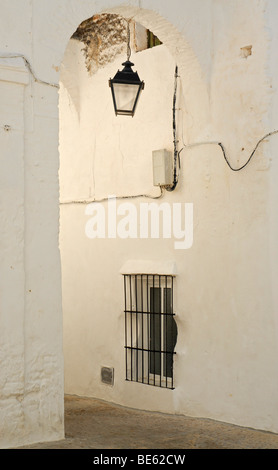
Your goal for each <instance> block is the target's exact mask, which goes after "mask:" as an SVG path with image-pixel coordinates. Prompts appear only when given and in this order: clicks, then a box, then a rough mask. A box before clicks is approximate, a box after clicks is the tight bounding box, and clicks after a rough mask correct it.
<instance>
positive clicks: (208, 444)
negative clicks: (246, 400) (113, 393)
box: [24, 396, 278, 449]
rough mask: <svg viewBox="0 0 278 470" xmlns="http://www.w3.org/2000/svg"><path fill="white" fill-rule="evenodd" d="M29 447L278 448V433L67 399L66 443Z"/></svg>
mask: <svg viewBox="0 0 278 470" xmlns="http://www.w3.org/2000/svg"><path fill="white" fill-rule="evenodd" d="M24 449H278V434H273V433H269V432H264V431H258V430H254V429H249V428H243V427H239V426H234V425H230V424H226V423H221V422H218V421H213V420H210V419H200V418H190V417H186V416H177V415H168V414H163V413H153V412H146V411H138V410H133V409H130V408H125V407H122V406H118V405H114V404H111V403H106V402H103V401H101V400H96V399H92V398H80V397H76V396H66V397H65V439H63V440H61V441H57V442H47V443H40V444H35V445H32V446H25V447H24Z"/></svg>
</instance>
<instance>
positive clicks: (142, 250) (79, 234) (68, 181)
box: [0, 0, 278, 448]
mask: <svg viewBox="0 0 278 470" xmlns="http://www.w3.org/2000/svg"><path fill="white" fill-rule="evenodd" d="M0 3H1V28H0V44H1V53H0V99H1V107H0V159H1V168H2V170H1V176H0V181H1V185H0V191H1V198H0V222H1V227H2V230H1V234H0V260H1V261H0V299H1V300H0V315H1V317H0V318H1V329H0V362H1V367H0V370H1V372H0V447H2V448H6V447H13V446H17V445H25V444H29V443H32V442H37V441H50V440H57V439H59V438H63V436H64V426H63V413H64V407H63V397H64V361H65V388H66V391H67V393H77V394H80V395H87V396H95V397H97V398H103V399H105V400H110V401H113V402H116V403H119V404H124V405H127V406H132V407H136V408H143V409H148V410H155V411H167V412H171V413H184V414H187V415H190V416H202V417H209V418H213V419H218V420H222V421H227V422H231V423H234V424H239V425H243V426H249V427H254V428H257V429H263V430H269V431H273V432H278V411H277V410H278V407H277V396H278V393H277V392H278V371H277V363H276V357H277V346H278V337H277V336H278V325H277V307H278V297H277V295H278V294H277V289H276V285H277V276H278V272H277V269H278V268H277V265H278V263H277V255H278V253H277V239H278V225H277V216H276V214H277V184H276V174H277V161H276V160H275V155H276V153H277V138H278V137H277V136H276V135H275V134H273V135H271V136H270V137H269V138H268V139H266V140H265V141H264V142H262V143H261V145H260V146H259V148H258V149H257V151H256V154H255V155H254V158H253V159H252V160H251V162H250V164H249V165H248V166H247V167H246V168H245V169H244V170H243V171H241V172H232V171H231V170H230V169H229V168H228V166H227V164H226V163H225V161H224V159H223V155H222V152H221V149H220V147H219V146H218V145H215V144H211V142H221V143H223V145H224V146H225V149H226V151H227V155H228V157H229V160H230V162H231V164H232V165H233V166H234V167H239V166H240V165H242V164H243V163H244V162H245V161H246V160H247V159H248V157H249V155H250V153H251V152H252V150H253V149H254V147H255V146H256V144H257V142H258V141H259V140H260V139H261V138H262V137H263V136H264V135H265V134H267V133H269V132H271V131H274V130H276V129H278V97H277V85H278V83H277V80H278V74H277V66H276V63H275V54H274V51H276V50H277V43H278V33H277V31H276V26H275V25H276V21H277V16H278V5H277V2H276V1H275V0H268V1H267V0H263V1H262V0H258V1H255V0H241V1H239V0H228V1H225V2H224V1H222V0H194V2H193V1H192V0H185V1H179V0H173V1H171V2H167V1H158V0H145V1H144V0H141V1H139V0H136V1H135V0H134V1H129V2H122V3H121V2H118V1H117V0H104V1H101V2H99V1H96V0H83V1H82V2H80V1H77V0H60V1H59V2H56V1H54V0H48V1H47V2H46V1H45V0H33V1H32V0H9V1H6V0H1V2H0ZM101 13H110V14H118V15H121V16H122V17H124V18H131V17H132V18H133V20H134V21H136V22H138V23H139V24H141V25H143V26H144V27H145V28H148V29H150V30H151V31H152V32H153V33H154V34H155V35H157V36H158V37H159V39H160V40H161V41H162V42H163V46H158V47H157V48H154V49H153V50H147V51H142V52H140V53H138V54H135V56H134V57H133V59H134V62H135V64H136V67H137V68H138V71H139V66H140V76H142V77H141V78H143V79H144V80H145V81H146V89H145V90H144V95H142V101H141V102H140V103H139V107H138V114H137V113H136V116H135V118H133V119H134V121H133V122H132V120H131V121H129V122H126V121H118V118H116V117H115V116H113V111H112V108H110V106H109V104H108V98H107V101H106V98H105V99H104V101H105V103H106V105H107V106H106V107H105V108H102V109H100V105H98V109H97V110H96V109H94V110H93V109H91V110H90V99H91V100H92V99H93V98H94V93H95V90H97V89H99V90H101V89H102V88H101V87H102V80H104V81H105V82H106V83H105V86H106V87H107V88H108V79H109V78H110V76H108V75H107V76H106V73H105V69H101V70H98V71H97V73H96V74H95V75H92V76H91V77H89V76H88V75H86V73H87V72H86V69H85V70H83V72H82V73H81V74H79V79H80V81H78V83H77V86H76V83H73V82H71V84H72V85H73V87H74V89H75V92H76V93H77V94H76V95H75V106H73V107H72V109H71V114H70V113H69V112H68V114H67V115H66V109H67V108H66V97H67V93H68V90H69V87H70V82H69V81H68V80H70V77H74V75H73V74H71V68H70V67H69V68H68V69H67V72H68V74H67V82H66V83H65V82H63V80H62V78H63V70H62V69H63V67H64V66H65V64H66V63H68V64H70V63H71V66H72V72H73V73H74V70H76V68H75V67H76V63H74V61H75V59H76V58H77V57H79V59H80V63H81V58H82V55H81V54H80V51H79V50H78V48H77V49H75V51H74V50H73V51H72V52H71V53H70V55H68V52H69V48H68V44H69V40H70V37H71V36H72V34H73V33H74V32H75V31H76V29H77V27H78V25H79V24H80V23H81V22H82V21H84V20H86V19H87V18H90V17H92V16H93V15H95V14H101ZM11 31H12V33H11ZM83 59H84V58H83ZM67 60H68V62H67ZM152 60H153V63H152ZM62 63H63V64H62ZM61 64H62V65H61ZM175 64H177V65H178V67H179V88H178V96H179V102H178V107H179V110H178V112H177V121H178V133H179V145H180V148H181V147H182V146H183V145H185V144H186V145H189V144H191V145H192V144H196V143H198V144H199V143H203V145H197V146H195V145H194V146H191V147H188V148H185V149H184V150H183V152H182V154H181V155H182V167H181V174H180V180H179V185H178V187H177V189H176V190H175V191H174V192H173V193H167V194H166V195H165V197H164V198H162V199H161V202H165V201H166V202H169V203H170V204H172V203H173V202H192V203H193V204H194V243H193V246H192V248H190V249H188V250H184V251H183V252H181V251H180V250H179V252H177V250H176V251H175V250H174V249H173V240H160V239H159V240H132V239H126V240H119V239H116V240H90V239H88V238H86V236H85V232H84V227H85V223H86V220H87V219H88V217H87V218H86V217H85V215H84V210H85V205H84V204H83V205H80V204H61V206H60V207H59V202H61V203H62V202H70V201H74V200H80V199H84V200H89V199H94V198H95V199H99V198H105V197H107V196H108V195H109V194H111V193H112V194H115V195H116V196H118V197H119V196H129V195H135V194H151V195H153V194H156V192H157V191H158V188H154V187H153V186H152V168H151V163H150V162H151V160H150V158H151V157H150V154H151V151H152V150H155V149H156V148H167V147H168V148H171V145H172V134H171V131H172V129H171V124H172V123H171V113H172V110H171V100H172V91H173V88H172V83H173V82H172V80H173V65H175ZM83 65H84V64H83ZM119 65H120V63H118V62H117V61H115V62H114V66H115V68H116V69H117V68H118V67H119ZM114 66H112V64H109V65H108V69H107V72H109V73H110V72H111V73H113V71H114ZM152 66H153V68H152ZM84 68H85V65H84ZM78 70H79V72H80V68H79V69H78ZM141 70H142V72H141ZM156 70H159V71H160V72H161V71H163V73H162V75H161V76H160V78H159V82H158V84H157V90H156V92H155V93H153V94H152V92H151V89H154V88H155V85H156ZM85 72H86V73H85ZM115 72H116V70H115V71H114V73H115ZM64 77H65V75H64ZM60 79H61V86H59V82H60ZM75 79H76V77H75ZM147 79H149V82H147ZM170 84H171V85H170ZM160 86H161V87H164V88H163V99H161V100H160V101H159V100H158V96H157V95H158V94H159V91H158V90H159V87H160ZM151 87H153V88H151ZM59 88H60V115H59ZM87 91H88V95H87ZM108 91H109V89H108ZM87 98H88V99H87ZM155 98H157V100H156V101H155ZM63 99H64V101H63ZM98 99H99V100H100V104H102V102H101V101H102V100H101V99H100V98H99V96H98ZM68 102H69V97H68ZM63 103H64V107H63ZM145 106H146V108H145ZM78 107H80V108H79V109H78ZM167 108H169V109H168V111H167ZM146 109H147V110H148V114H147V116H146ZM166 111H167V112H166ZM63 113H64V114H63ZM78 113H79V114H78ZM97 113H99V114H97ZM110 113H111V116H110ZM152 113H155V115H156V119H153V114H152ZM158 113H159V114H158ZM167 113H169V115H168V114H167ZM59 118H60V123H59ZM74 119H75V120H76V122H75V124H74ZM90 119H91V120H92V121H91V123H90V122H89V121H90ZM67 125H68V126H72V132H68V131H67V128H66V126H67ZM106 125H107V126H110V130H111V132H110V133H109V135H108V134H107V132H108V131H107V129H108V127H105V126H106ZM132 126H135V127H136V129H134V127H132ZM68 129H69V128H68ZM146 129H147V130H146ZM59 130H60V137H59ZM67 132H68V136H67ZM139 132H140V135H139V136H138V134H139ZM107 136H109V139H108V138H107ZM70 139H71V140H70ZM136 139H137V141H138V142H136V147H134V142H135V140H136ZM113 142H114V143H115V146H114V145H113ZM92 143H94V145H95V146H94V147H93V146H92ZM71 144H72V145H71ZM81 144H82V145H81ZM137 144H138V145H137ZM77 145H79V155H78V156H79V158H80V160H78V159H77V158H76V156H77V154H76V156H75V155H74V152H73V151H72V150H73V149H75V148H76V147H75V146H77ZM154 146H155V148H154ZM59 149H60V155H59ZM67 159H68V161H67ZM59 168H60V171H59ZM89 169H90V171H89ZM121 169H122V171H120V170H121ZM92 170H93V171H94V179H93V178H92ZM76 175H77V176H76ZM115 175H117V178H116V176H115ZM123 175H125V176H126V177H125V178H123ZM59 176H60V182H59ZM140 202H142V201H141V199H138V200H134V203H135V204H137V205H138V204H139V203H140ZM104 204H105V203H104ZM137 207H138V206H137ZM59 233H60V235H59ZM134 258H135V259H138V260H141V259H150V260H152V261H154V262H155V261H160V260H165V261H167V260H169V259H171V260H173V261H175V262H176V264H177V270H178V275H177V279H176V310H177V324H178V342H177V347H176V352H177V355H176V359H175V372H174V373H175V382H176V388H175V390H173V391H172V390H171V391H170V390H161V389H159V388H158V389H157V388H155V387H145V388H144V386H142V385H139V384H136V383H126V382H125V381H124V362H123V358H124V352H123V343H122V342H123V315H122V309H123V298H122V297H123V287H122V277H121V274H120V269H121V266H122V265H123V264H124V262H126V261H128V260H130V259H134ZM61 261H62V269H61ZM104 281H105V282H104ZM92 286H93V290H92ZM104 291H105V295H103V292H104ZM107 292H109V293H110V294H111V296H108V295H107ZM62 293H63V298H62ZM62 305H63V307H62ZM62 311H64V326H63V315H62ZM84 330H86V334H85V332H84ZM63 331H64V344H63ZM63 348H64V351H63ZM64 354H65V357H64ZM102 365H111V366H113V367H114V368H115V385H114V387H107V386H105V385H104V384H102V383H101V382H100V376H99V373H100V366H102Z"/></svg>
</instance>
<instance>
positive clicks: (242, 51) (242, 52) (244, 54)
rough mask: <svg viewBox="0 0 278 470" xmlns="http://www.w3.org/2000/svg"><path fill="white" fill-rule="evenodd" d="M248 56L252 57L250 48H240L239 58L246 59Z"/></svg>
mask: <svg viewBox="0 0 278 470" xmlns="http://www.w3.org/2000/svg"><path fill="white" fill-rule="evenodd" d="M250 55H252V46H245V47H241V48H240V57H242V58H243V59H247V57H249V56H250Z"/></svg>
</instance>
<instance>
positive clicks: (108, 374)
mask: <svg viewBox="0 0 278 470" xmlns="http://www.w3.org/2000/svg"><path fill="white" fill-rule="evenodd" d="M101 381H102V382H103V383H104V384H107V385H114V369H113V368H112V367H102V368H101Z"/></svg>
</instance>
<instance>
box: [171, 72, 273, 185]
mask: <svg viewBox="0 0 278 470" xmlns="http://www.w3.org/2000/svg"><path fill="white" fill-rule="evenodd" d="M178 77H179V75H178V67H177V66H176V68H175V83H174V96H173V137H174V163H173V184H172V185H171V186H169V187H166V189H167V191H174V189H175V188H176V186H177V184H178V175H177V166H178V168H179V170H180V154H181V152H182V151H183V150H184V149H186V148H190V147H196V146H199V145H218V146H219V147H220V148H221V150H222V153H223V157H224V160H225V162H226V163H227V165H228V167H229V168H230V170H232V171H235V172H236V171H241V170H243V169H244V168H245V167H246V166H247V165H248V163H249V162H250V161H251V159H252V158H253V156H254V154H255V152H256V150H257V149H258V147H259V145H260V144H261V143H262V142H263V141H264V140H265V139H267V137H270V136H272V135H274V134H277V133H278V130H274V131H272V132H268V134H266V135H264V136H263V137H262V138H261V139H260V140H259V141H258V142H257V144H256V146H255V148H254V150H253V151H252V152H251V154H250V156H249V158H248V159H247V161H246V162H245V163H244V164H243V165H242V166H240V167H239V168H234V167H232V165H231V164H230V162H229V160H228V158H227V155H226V151H225V148H224V145H223V144H222V143H221V142H209V141H208V142H199V143H198V142H197V143H194V144H188V145H186V144H184V147H183V148H182V149H181V150H179V151H177V144H178V140H177V138H176V95H177V78H178Z"/></svg>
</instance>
